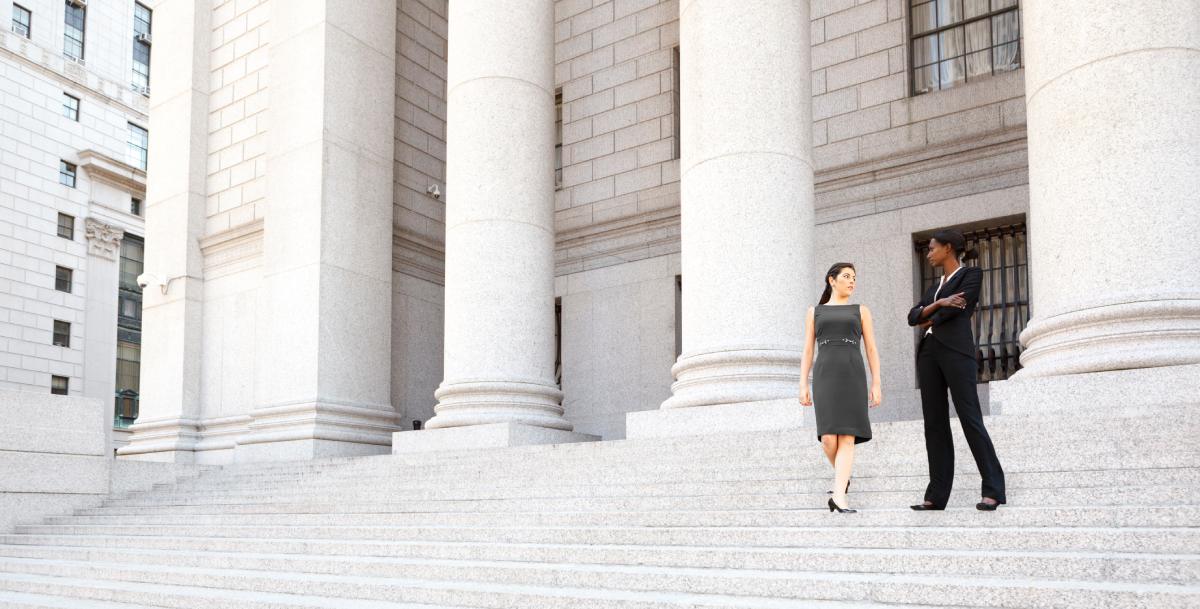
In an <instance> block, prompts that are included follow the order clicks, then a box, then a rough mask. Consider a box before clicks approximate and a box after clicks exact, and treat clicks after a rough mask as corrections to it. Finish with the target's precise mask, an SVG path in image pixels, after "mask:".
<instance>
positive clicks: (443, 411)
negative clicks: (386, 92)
mask: <svg viewBox="0 0 1200 609" xmlns="http://www.w3.org/2000/svg"><path fill="white" fill-rule="evenodd" d="M449 24H450V25H449V27H450V34H449V45H450V46H449V76H448V78H447V91H448V106H449V107H448V122H447V126H446V132H447V167H446V174H447V180H446V181H447V185H446V325H445V328H446V332H445V341H446V342H445V357H444V361H445V377H444V380H443V382H442V384H441V386H440V387H439V388H438V390H437V392H436V394H435V396H436V398H437V400H438V405H437V407H436V409H435V412H436V416H434V418H433V419H431V420H430V421H429V422H428V424H427V428H428V429H430V430H437V429H440V428H451V427H464V426H476V425H489V424H520V425H526V426H532V427H537V428H545V429H551V430H561V431H570V430H571V429H572V426H571V423H570V422H568V421H567V420H566V419H565V418H563V410H562V406H561V405H560V403H561V401H562V392H561V391H560V390H559V389H558V387H557V385H556V383H555V380H554V217H553V213H554V70H553V67H554V2H553V1H552V0H494V1H489V2H451V3H450V18H449ZM443 435H446V437H449V435H447V434H443ZM458 437H461V438H464V441H466V440H465V439H466V438H471V437H474V432H470V433H468V432H464V433H463V434H461V435H459V436H458Z"/></svg>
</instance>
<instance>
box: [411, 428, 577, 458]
mask: <svg viewBox="0 0 1200 609" xmlns="http://www.w3.org/2000/svg"><path fill="white" fill-rule="evenodd" d="M599 439H600V436H593V435H589V434H583V433H577V432H573V431H563V430H561V429H549V428H546V427H535V426H533V425H522V424H520V423H491V424H487V425H469V426H463V427H446V428H442V429H422V430H420V431H399V432H396V433H394V434H392V454H393V455H399V454H404V453H421V452H437V451H451V450H471V449H478V448H510V447H513V446H530V445H535V444H567V443H572V442H595V441H597V440H599Z"/></svg>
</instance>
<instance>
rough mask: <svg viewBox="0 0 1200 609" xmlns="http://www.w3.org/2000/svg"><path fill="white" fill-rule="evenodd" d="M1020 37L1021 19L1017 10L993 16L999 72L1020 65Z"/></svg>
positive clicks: (996, 62)
mask: <svg viewBox="0 0 1200 609" xmlns="http://www.w3.org/2000/svg"><path fill="white" fill-rule="evenodd" d="M1019 38H1020V20H1019V19H1018V17H1017V11H1011V12H1008V13H1004V14H1003V15H997V16H995V17H992V44H994V45H996V48H995V50H994V51H993V53H994V61H995V65H996V71H997V72H1002V71H1005V70H1015V69H1017V68H1018V67H1020V59H1019V57H1018V51H1019V48H1020V43H1019V42H1018V39H1019Z"/></svg>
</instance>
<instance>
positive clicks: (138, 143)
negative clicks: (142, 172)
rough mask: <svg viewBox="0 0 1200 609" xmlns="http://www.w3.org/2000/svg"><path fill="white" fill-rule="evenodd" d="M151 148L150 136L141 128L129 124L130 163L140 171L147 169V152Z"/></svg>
mask: <svg viewBox="0 0 1200 609" xmlns="http://www.w3.org/2000/svg"><path fill="white" fill-rule="evenodd" d="M149 146H150V134H149V133H148V132H147V131H146V130H145V129H142V128H141V127H139V126H137V125H135V124H133V123H129V163H130V164H131V165H133V166H134V167H137V168H138V169H145V168H146V151H147V149H148V148H149Z"/></svg>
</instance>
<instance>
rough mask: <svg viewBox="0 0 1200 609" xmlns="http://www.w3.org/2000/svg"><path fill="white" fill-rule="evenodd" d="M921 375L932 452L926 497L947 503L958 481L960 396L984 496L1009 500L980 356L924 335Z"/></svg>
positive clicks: (920, 350) (964, 425)
mask: <svg viewBox="0 0 1200 609" xmlns="http://www.w3.org/2000/svg"><path fill="white" fill-rule="evenodd" d="M917 378H918V380H919V381H920V383H921V412H922V415H924V417H925V452H926V453H928V455H929V487H928V488H926V490H925V501H928V502H930V503H932V504H934V505H935V506H938V507H944V506H945V505H946V502H948V501H949V500H950V489H951V488H952V487H953V485H954V438H953V436H952V435H951V433H950V404H949V402H948V401H947V400H946V389H947V388H949V389H950V395H951V396H952V397H953V398H954V410H956V411H957V412H958V420H959V423H960V424H962V430H963V435H965V436H966V437H967V444H968V445H970V447H971V454H972V455H974V456H975V465H976V466H978V467H979V475H980V477H982V478H983V496H984V497H990V498H992V499H995V500H996V501H999V502H1000V503H1004V502H1005V498H1004V470H1003V469H1001V468H1000V459H998V458H997V457H996V448H995V447H994V446H992V439H991V438H990V437H989V436H988V432H987V429H986V428H985V427H984V426H983V412H982V411H981V410H980V407H979V394H978V392H977V391H976V387H975V380H976V364H975V359H974V358H972V357H969V356H966V355H963V354H962V353H959V352H957V351H954V350H953V349H949V348H947V347H945V346H943V345H942V344H941V343H939V342H938V341H937V339H935V338H933V337H932V336H926V337H924V338H923V339H921V346H920V347H918V349H917Z"/></svg>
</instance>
